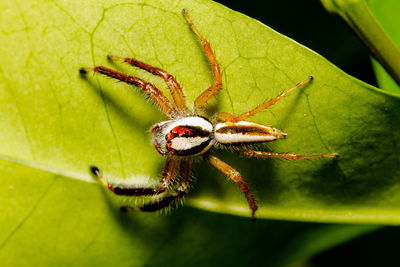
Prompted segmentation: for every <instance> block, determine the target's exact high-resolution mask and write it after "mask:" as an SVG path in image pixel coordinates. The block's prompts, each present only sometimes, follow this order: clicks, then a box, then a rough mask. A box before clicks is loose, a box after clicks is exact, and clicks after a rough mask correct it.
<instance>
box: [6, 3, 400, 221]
mask: <svg viewBox="0 0 400 267" xmlns="http://www.w3.org/2000/svg"><path fill="white" fill-rule="evenodd" d="M2 5H3V9H4V10H9V12H7V13H6V14H7V16H3V20H4V21H3V22H2V23H1V25H2V38H3V40H6V41H5V42H1V45H0V53H1V55H2V59H1V65H0V68H1V71H0V77H1V80H2V83H1V84H0V86H1V90H0V92H1V101H2V105H1V107H0V114H1V116H2V119H1V122H0V123H1V124H2V125H1V127H0V128H1V130H0V140H1V142H2V144H3V145H2V147H1V148H0V149H1V151H0V154H2V155H3V156H4V158H7V159H8V158H13V159H17V160H18V161H21V162H24V163H26V164H27V165H29V166H34V165H35V164H39V165H40V166H47V167H46V168H45V169H47V170H52V171H53V172H54V173H60V174H66V175H67V176H69V177H71V178H74V179H75V178H76V179H81V180H85V181H89V182H91V181H93V179H92V177H91V176H90V175H89V172H88V165H89V164H90V163H96V165H98V166H99V167H100V168H101V169H102V170H103V172H104V174H105V175H106V176H107V177H108V178H109V179H110V180H112V181H121V180H123V181H124V182H126V183H135V184H141V183H147V182H150V183H156V182H157V177H159V173H160V170H161V168H162V164H163V161H164V159H163V158H161V157H159V155H158V154H157V152H156V151H155V150H154V149H153V147H152V146H151V144H150V142H149V139H150V138H149V135H148V132H147V131H148V129H149V127H150V126H151V125H152V124H153V123H155V122H157V121H159V120H162V119H165V117H164V116H162V115H161V114H160V112H159V111H158V110H157V109H156V108H155V107H154V106H152V105H150V104H149V103H148V102H147V101H146V100H144V99H143V97H142V96H141V94H140V93H137V92H132V91H135V90H132V88H131V87H129V86H127V85H124V84H121V83H116V82H115V81H113V80H109V79H105V78H104V77H99V76H90V77H88V79H83V78H82V77H80V76H79V75H78V69H79V68H80V67H81V66H94V65H106V66H111V67H114V68H116V69H119V70H123V71H126V72H129V73H133V74H134V75H138V76H140V77H142V78H144V79H146V80H149V81H151V82H152V83H154V84H156V85H157V86H158V87H159V88H162V89H163V90H165V85H164V83H163V81H162V80H160V79H158V78H157V77H153V76H151V75H150V74H147V73H144V72H141V71H139V70H135V69H131V68H128V67H127V66H121V65H110V63H108V62H107V60H106V57H105V56H106V55H107V54H115V55H121V56H132V57H136V58H139V59H141V60H143V61H146V62H148V63H150V64H154V65H157V66H160V67H162V68H164V69H166V70H168V71H169V72H171V73H172V74H174V75H175V76H176V77H177V78H178V80H179V81H180V82H181V83H182V84H183V86H184V90H185V93H186V95H187V100H188V102H189V103H192V102H193V100H194V99H195V97H196V96H197V95H199V94H200V93H201V92H202V91H203V90H204V89H205V88H207V87H208V86H209V85H210V84H211V82H212V75H211V72H210V68H209V65H208V62H207V60H206V58H205V56H204V54H203V51H202V50H201V47H200V45H199V43H198V40H197V39H196V38H195V36H194V35H193V34H192V33H191V31H190V29H189V27H188V26H187V25H186V23H185V21H184V20H183V18H182V16H181V14H180V10H181V9H182V7H183V6H182V5H178V4H176V5H171V4H165V3H163V2H157V1H148V2H147V1H146V2H129V3H126V2H121V3H116V2H113V3H112V4H110V3H109V2H106V3H101V2H86V3H85V4H84V5H82V4H81V3H79V4H78V3H68V5H67V4H65V5H63V3H58V2H49V3H41V4H40V5H39V6H37V5H36V4H34V3H29V4H28V3H24V5H22V4H18V2H17V3H3V4H2ZM185 7H187V8H188V10H189V12H190V15H191V17H192V19H193V21H194V22H195V23H196V25H197V26H198V28H199V30H200V32H202V33H204V35H205V36H206V38H207V39H208V40H210V42H211V43H212V46H213V48H214V50H215V53H216V55H217V58H218V60H219V62H220V63H221V67H222V70H223V75H224V77H223V79H224V89H223V90H222V91H221V93H220V94H219V95H218V96H217V100H213V101H211V103H210V110H221V111H227V112H232V113H234V114H239V113H241V112H244V111H246V110H248V109H250V108H252V107H254V106H255V105H257V104H259V103H260V102H262V101H264V100H265V99H268V98H271V97H274V96H276V95H277V94H278V93H280V92H281V91H282V90H284V89H286V88H290V87H292V86H293V85H294V84H296V83H297V82H298V81H300V80H302V79H304V78H305V77H307V76H309V75H311V74H312V75H314V77H315V80H314V82H313V83H312V84H310V85H309V86H306V87H304V88H302V89H300V90H298V91H297V92H295V93H293V94H292V95H291V96H289V97H286V98H285V99H283V100H282V101H280V102H279V103H277V104H276V105H275V106H273V107H271V108H270V109H269V110H268V111H265V112H263V113H261V114H258V115H256V116H254V117H253V118H251V120H252V121H255V122H259V123H264V124H268V125H271V126H274V127H278V128H281V129H282V130H284V131H286V132H287V133H288V134H289V136H288V138H287V139H286V140H282V141H279V142H275V143H271V144H269V145H268V146H262V147H261V149H271V150H274V151H282V152H295V153H299V154H311V153H333V152H337V153H339V154H340V155H341V157H340V158H339V159H338V160H327V159H318V160H307V161H296V162H294V161H283V160H274V159H272V160H262V161H261V160H254V159H245V158H241V157H238V155H236V154H234V153H231V152H216V153H217V155H218V156H220V157H221V158H223V159H226V161H227V162H229V163H230V164H231V165H232V166H234V167H235V168H237V169H238V170H240V171H241V172H242V174H243V176H244V177H245V178H246V180H247V181H248V183H249V184H250V186H251V188H252V189H253V190H254V191H255V195H256V198H257V199H258V201H259V204H260V210H259V212H258V214H257V215H258V217H259V218H280V219H295V220H306V221H324V222H332V221H343V222H374V223H388V224H397V223H399V221H400V216H399V215H400V212H399V208H398V206H399V205H398V203H399V202H400V198H399V196H398V194H397V188H398V186H399V184H398V181H397V179H396V177H397V176H398V172H399V167H398V166H399V164H398V163H399V162H398V152H397V151H398V140H399V134H398V132H399V131H398V128H399V125H400V124H399V119H398V118H397V116H396V114H397V111H398V101H399V100H398V95H393V94H389V93H386V92H382V91H380V90H378V89H376V88H373V87H371V86H369V85H367V84H364V83H362V82H360V81H358V80H356V79H354V78H352V77H349V76H348V75H346V74H345V73H343V72H341V71H340V70H338V69H337V68H335V67H334V66H332V65H331V64H330V63H329V62H327V61H326V60H324V59H323V58H321V57H320V56H318V55H316V54H315V53H314V52H312V51H310V50H308V49H307V48H305V47H302V46H301V45H299V44H297V43H295V42H294V41H292V40H290V39H288V38H286V37H284V36H282V35H279V34H278V33H276V32H274V31H273V30H271V29H269V28H268V27H266V26H265V25H262V24H260V23H259V22H257V21H254V20H252V19H250V18H247V17H245V16H243V15H241V14H238V13H236V12H233V11H231V10H227V9H225V8H224V7H222V6H219V5H215V4H209V3H197V2H190V1H188V2H186V3H185ZM204 14H208V15H207V16H204ZM39 17H40V20H39V19H38V18H39ZM11 20H12V21H14V23H8V22H9V21H11ZM195 176H196V177H197V178H198V184H197V185H196V189H195V190H192V192H191V194H190V197H189V200H188V204H189V205H192V206H195V207H198V208H202V209H207V210H213V211H218V212H224V213H231V214H237V215H246V216H248V215H249V210H248V207H247V203H246V201H245V199H244V197H243V195H242V194H241V192H240V191H239V190H238V188H237V186H236V185H235V184H234V183H232V182H226V179H225V178H224V177H223V176H222V175H220V174H218V173H217V171H215V170H213V169H212V168H211V167H208V166H206V165H205V163H204V162H200V163H199V164H198V165H197V166H196V167H195ZM27 179H28V178H27ZM37 181H38V183H40V177H37ZM76 182H78V181H76ZM109 197H111V196H109ZM133 201H135V200H133ZM139 201H140V200H139Z"/></svg>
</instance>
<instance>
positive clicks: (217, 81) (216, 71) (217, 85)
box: [182, 9, 222, 114]
mask: <svg viewBox="0 0 400 267" xmlns="http://www.w3.org/2000/svg"><path fill="white" fill-rule="evenodd" d="M182 13H183V16H184V17H185V19H186V21H187V22H188V24H189V26H190V28H192V31H193V32H194V33H195V34H196V35H197V37H198V38H199V39H200V42H201V45H202V46H203V49H204V52H205V53H206V55H207V58H208V60H209V61H210V64H211V68H212V72H213V76H214V82H213V84H212V85H211V86H210V87H209V88H208V89H207V90H205V91H204V92H203V93H202V94H201V95H199V96H198V97H197V98H196V100H195V101H194V113H195V114H199V113H200V111H201V108H202V107H203V106H204V105H205V104H206V103H207V101H208V100H210V99H211V98H212V97H213V96H215V95H216V94H217V93H218V91H219V90H221V88H222V75H221V69H220V67H219V64H218V61H217V59H216V58H215V55H214V52H213V50H212V49H211V46H210V43H209V42H208V41H207V40H206V39H205V38H204V37H203V36H202V35H201V34H200V32H199V31H198V30H197V28H196V27H195V26H194V24H193V22H192V21H191V20H190V18H189V14H188V12H187V10H186V9H183V10H182Z"/></svg>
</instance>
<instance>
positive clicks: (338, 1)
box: [321, 0, 400, 93]
mask: <svg viewBox="0 0 400 267" xmlns="http://www.w3.org/2000/svg"><path fill="white" fill-rule="evenodd" d="M321 2H322V4H323V5H324V7H325V8H326V9H327V10H328V11H330V12H333V13H337V14H338V15H340V16H341V17H342V18H343V19H344V20H345V21H346V23H347V24H349V26H350V27H351V28H352V29H353V30H354V32H355V33H356V34H357V35H358V36H359V37H360V39H361V40H362V41H363V42H364V43H365V45H366V46H367V47H368V48H369V49H370V51H371V53H372V54H373V55H374V57H375V58H376V59H377V60H378V61H379V62H380V64H382V66H383V67H384V68H385V69H386V70H387V72H388V73H390V75H391V76H392V78H393V79H394V81H396V82H397V84H399V85H400V68H399V67H398V66H399V64H400V50H399V49H398V47H396V45H395V43H394V42H393V40H392V39H391V38H390V37H389V35H388V34H387V33H386V32H385V30H384V28H383V27H382V26H381V24H380V23H379V22H378V21H377V19H376V18H375V16H374V15H373V13H372V12H371V10H370V8H369V6H368V5H367V2H368V3H374V2H377V1H374V0H370V1H366V0H321ZM381 2H382V1H381ZM397 2H398V1H397ZM378 5H379V6H383V5H386V6H387V10H389V9H391V10H392V11H390V12H389V14H390V13H392V12H393V15H394V17H392V19H389V20H394V19H395V17H396V14H397V13H395V12H396V10H398V9H396V6H397V7H398V5H399V4H398V3H395V1H393V0H392V1H390V3H388V2H386V1H385V3H384V4H383V5H382V4H378ZM375 6H376V5H375ZM389 14H386V15H389ZM386 24H387V23H386ZM380 72H382V71H380ZM387 89H395V90H394V92H396V93H398V92H399V91H398V90H397V88H396V87H393V86H389V87H388V88H387Z"/></svg>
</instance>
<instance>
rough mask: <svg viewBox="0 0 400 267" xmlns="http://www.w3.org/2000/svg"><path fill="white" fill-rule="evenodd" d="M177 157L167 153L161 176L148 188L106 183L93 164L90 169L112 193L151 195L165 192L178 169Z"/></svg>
mask: <svg viewBox="0 0 400 267" xmlns="http://www.w3.org/2000/svg"><path fill="white" fill-rule="evenodd" d="M178 163H179V162H178V159H176V158H175V157H173V156H171V155H169V156H168V157H167V160H166V162H165V166H164V169H163V172H162V178H161V180H160V183H159V185H158V187H156V188H150V187H131V186H120V185H113V184H110V183H108V182H107V181H106V180H105V179H104V177H103V175H102V174H101V172H100V170H99V169H98V168H97V167H96V166H94V165H91V166H90V170H91V171H92V173H93V174H94V175H96V176H97V178H98V179H99V180H100V181H101V182H102V183H103V184H104V185H105V186H106V187H107V188H108V189H109V190H110V191H111V192H113V193H115V194H117V195H124V196H152V195H158V194H161V193H162V192H165V191H166V190H168V188H169V187H170V185H171V183H172V181H173V180H174V178H175V176H176V172H177V170H178Z"/></svg>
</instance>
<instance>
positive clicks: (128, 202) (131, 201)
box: [107, 169, 195, 215]
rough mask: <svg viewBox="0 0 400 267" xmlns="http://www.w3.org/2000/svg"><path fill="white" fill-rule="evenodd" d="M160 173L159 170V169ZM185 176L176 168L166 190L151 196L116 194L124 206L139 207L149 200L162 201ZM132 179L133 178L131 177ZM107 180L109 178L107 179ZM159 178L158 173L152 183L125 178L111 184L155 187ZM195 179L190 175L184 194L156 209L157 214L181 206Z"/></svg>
mask: <svg viewBox="0 0 400 267" xmlns="http://www.w3.org/2000/svg"><path fill="white" fill-rule="evenodd" d="M160 173H161V170H160ZM184 178H185V177H182V173H181V171H180V169H178V171H177V173H176V176H175V179H174V180H173V181H172V183H171V185H170V187H169V189H168V190H166V191H165V192H163V193H161V194H159V195H153V196H117V197H118V198H119V199H120V200H121V201H120V202H121V204H122V205H124V206H132V207H141V206H143V205H146V204H148V203H149V202H153V201H156V202H157V201H162V199H163V198H164V197H166V196H168V195H170V194H174V193H176V192H178V190H177V188H178V187H179V186H180V184H181V181H182V179H184ZM133 179H134V178H133ZM150 179H151V180H153V179H152V178H151V177H148V180H150ZM107 180H109V179H107ZM160 180H161V174H160V175H159V177H158V179H157V181H156V180H154V181H153V183H148V184H139V183H128V182H127V181H126V180H125V181H122V182H121V183H115V182H114V183H112V184H113V185H122V186H123V185H129V186H134V187H152V188H156V187H157V186H158V185H159V181H160ZM194 181H195V179H194V176H193V173H192V175H191V181H190V183H189V186H188V189H187V190H186V192H185V194H184V195H183V196H182V197H180V198H179V199H177V200H176V201H173V202H172V203H171V204H169V205H167V206H166V207H163V208H161V209H160V210H158V211H156V213H158V214H162V215H168V214H170V213H171V211H172V210H173V209H175V208H178V207H179V206H183V203H184V202H185V197H186V194H187V193H188V192H189V191H190V189H191V188H192V186H193V183H194Z"/></svg>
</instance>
